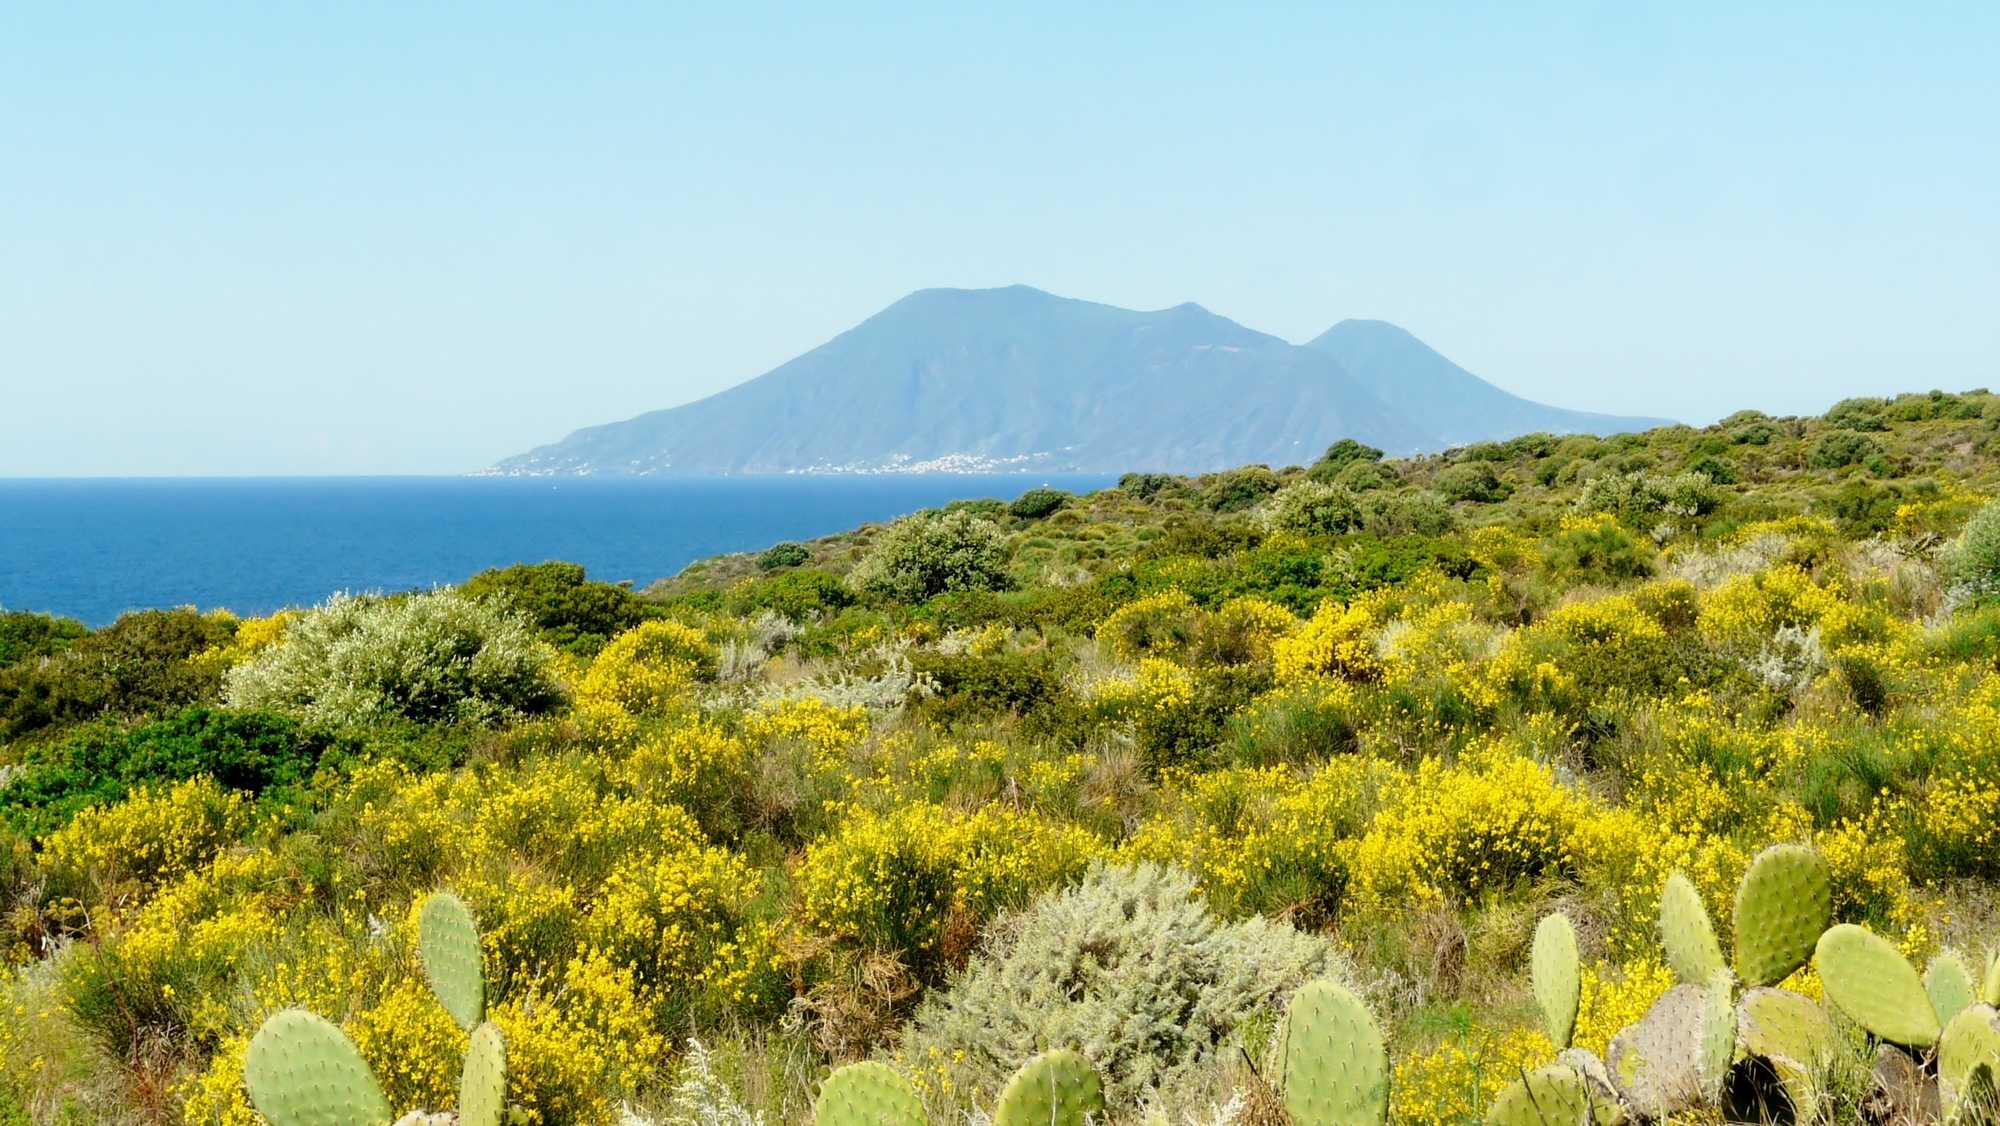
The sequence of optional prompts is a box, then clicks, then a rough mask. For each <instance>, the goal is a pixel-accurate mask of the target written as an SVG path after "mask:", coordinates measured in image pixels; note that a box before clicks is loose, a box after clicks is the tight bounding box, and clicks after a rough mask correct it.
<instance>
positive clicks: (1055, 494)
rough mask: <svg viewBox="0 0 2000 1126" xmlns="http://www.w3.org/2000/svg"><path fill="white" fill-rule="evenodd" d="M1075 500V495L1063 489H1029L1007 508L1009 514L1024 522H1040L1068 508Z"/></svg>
mask: <svg viewBox="0 0 2000 1126" xmlns="http://www.w3.org/2000/svg"><path fill="white" fill-rule="evenodd" d="M1073 499H1075V498H1074V496H1073V494H1071V493H1068V492H1065V491H1063V490H1062V489H1029V490H1028V491H1027V492H1025V493H1022V494H1021V495H1020V496H1018V497H1015V498H1014V503H1012V504H1010V505H1008V506H1007V512H1008V513H1009V514H1010V515H1013V516H1018V517H1020V518H1021V519H1023V520H1040V519H1041V518H1042V517H1044V516H1053V515H1055V514H1056V513H1057V512H1059V511H1061V510H1062V509H1064V508H1066V507H1068V506H1069V502H1070V501H1071V500H1073Z"/></svg>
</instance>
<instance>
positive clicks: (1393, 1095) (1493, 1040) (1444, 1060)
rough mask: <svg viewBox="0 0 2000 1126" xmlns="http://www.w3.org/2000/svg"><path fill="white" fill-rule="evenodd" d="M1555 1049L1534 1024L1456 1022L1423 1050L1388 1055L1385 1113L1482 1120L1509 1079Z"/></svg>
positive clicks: (1411, 1119)
mask: <svg viewBox="0 0 2000 1126" xmlns="http://www.w3.org/2000/svg"><path fill="white" fill-rule="evenodd" d="M1554 1054H1555V1053H1554V1050H1553V1048H1552V1047H1551V1045H1550V1044H1549V1038H1548V1037H1547V1036H1545V1035H1543V1034H1542V1032H1541V1031H1540V1030H1539V1029H1533V1028H1510V1029H1506V1030H1504V1031H1496V1030H1493V1029H1489V1028H1477V1027H1467V1028H1461V1029H1459V1030H1457V1031H1456V1032H1455V1033H1454V1034H1451V1035H1447V1036H1446V1037H1444V1038H1442V1039H1440V1040H1439V1041H1438V1042H1437V1043H1436V1044H1435V1045H1433V1046H1432V1047H1431V1048H1430V1049H1428V1050H1425V1051H1418V1052H1413V1053H1410V1054H1408V1055H1405V1056H1403V1057H1401V1058H1399V1059H1396V1060H1394V1061H1393V1062H1394V1069H1395V1070H1394V1075H1393V1076H1392V1078H1391V1079H1390V1082H1389V1117H1390V1119H1391V1120H1392V1121H1395V1122H1403V1123H1411V1124H1422V1126H1463V1124H1464V1123H1467V1122H1478V1121H1481V1120H1482V1119H1484V1118H1485V1116H1486V1111H1487V1109H1488V1108H1490V1107H1491V1106H1492V1105H1493V1099H1494V1098H1495V1097H1496V1096H1497V1095H1499V1094H1500V1092H1501V1091H1502V1090H1503V1089H1505V1088H1506V1086H1507V1085H1508V1084H1509V1083H1512V1082H1514V1081H1515V1080H1517V1079H1519V1078H1520V1077H1521V1075H1522V1073H1523V1072H1526V1071H1530V1070H1533V1069H1534V1068H1536V1067H1539V1066H1541V1065H1542V1064H1544V1063H1547V1062H1548V1060H1549V1058H1550V1057H1551V1056H1552V1055H1554Z"/></svg>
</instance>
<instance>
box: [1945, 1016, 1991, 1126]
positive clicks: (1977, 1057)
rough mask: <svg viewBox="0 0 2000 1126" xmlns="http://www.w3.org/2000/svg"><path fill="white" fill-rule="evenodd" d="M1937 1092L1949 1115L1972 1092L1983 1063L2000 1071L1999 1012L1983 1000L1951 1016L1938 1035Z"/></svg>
mask: <svg viewBox="0 0 2000 1126" xmlns="http://www.w3.org/2000/svg"><path fill="white" fill-rule="evenodd" d="M1937 1063H1938V1093H1939V1096H1940V1101H1941V1102H1942V1104H1943V1106H1944V1112H1945V1114H1946V1115H1947V1116H1949V1115H1950V1114H1951V1112H1952V1111H1953V1110H1954V1109H1956V1107H1957V1106H1958V1104H1959V1103H1960V1102H1961V1101H1963V1100H1964V1098H1965V1097H1966V1095H1967V1094H1969V1093H1970V1090H1971V1087H1972V1079H1973V1072H1974V1070H1975V1069H1977V1068H1978V1067H1979V1066H1980V1065H1981V1064H1984V1065H1986V1066H1987V1067H1988V1068H1990V1069H1992V1070H1993V1071H1995V1072H2000V1013H1995V1011H1994V1009H1993V1006H1991V1005H1988V1004H1985V1003H1984V1002H1982V1003H1980V1004H1977V1005H1971V1006H1968V1007H1966V1008H1964V1009H1962V1010H1960V1011H1959V1012H1958V1014H1957V1015H1956V1016H1954V1017H1952V1018H1951V1023H1949V1024H1947V1025H1945V1026H1944V1034H1943V1035H1941V1036H1939V1037H1938V1054H1937Z"/></svg>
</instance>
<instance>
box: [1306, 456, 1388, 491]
mask: <svg viewBox="0 0 2000 1126" xmlns="http://www.w3.org/2000/svg"><path fill="white" fill-rule="evenodd" d="M1314 480H1319V478H1314ZM1333 483H1334V484H1336V485H1339V486H1340V487H1341V488H1343V489H1346V490H1347V491H1348V492H1351V493H1365V492H1367V491H1368V490H1370V489H1386V488H1388V487H1389V486H1391V485H1394V484H1395V483H1396V476H1395V474H1394V473H1392V472H1390V471H1389V470H1388V469H1385V468H1383V467H1382V466H1381V465H1380V464H1379V463H1377V462H1372V461H1350V462H1348V463H1347V468H1345V469H1343V470H1341V471H1340V472H1339V473H1337V474H1335V475H1334V478H1333Z"/></svg>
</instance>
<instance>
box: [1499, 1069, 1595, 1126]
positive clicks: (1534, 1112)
mask: <svg viewBox="0 0 2000 1126" xmlns="http://www.w3.org/2000/svg"><path fill="white" fill-rule="evenodd" d="M1486 1126H1591V1116H1590V1090H1589V1088H1588V1086H1587V1085H1586V1084H1585V1082H1584V1078H1583V1076H1581V1075H1578V1074H1577V1073H1576V1069H1575V1068H1573V1067H1567V1066H1565V1065H1563V1064H1559V1063H1556V1064H1550V1065H1548V1066H1547V1067H1538V1068H1536V1069H1535V1070H1533V1071H1531V1072H1528V1073H1527V1074H1526V1075H1523V1076H1522V1077H1521V1078H1519V1079H1516V1080H1515V1081H1514V1082H1513V1083H1511V1084H1509V1085H1508V1086H1507V1089H1506V1090H1503V1091H1501V1092H1500V1094H1499V1095H1498V1096H1497V1097H1495V1098H1494V1100H1493V1106H1492V1107H1491V1108H1490V1109H1489V1110H1487V1112H1486Z"/></svg>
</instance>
